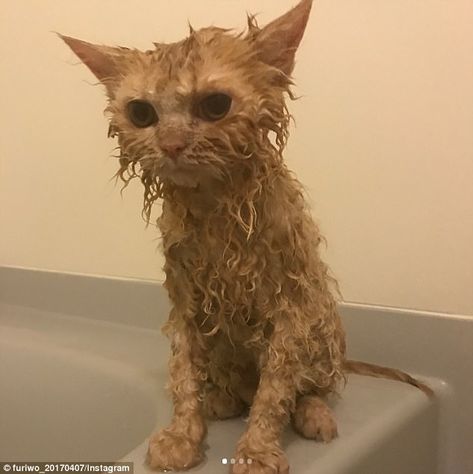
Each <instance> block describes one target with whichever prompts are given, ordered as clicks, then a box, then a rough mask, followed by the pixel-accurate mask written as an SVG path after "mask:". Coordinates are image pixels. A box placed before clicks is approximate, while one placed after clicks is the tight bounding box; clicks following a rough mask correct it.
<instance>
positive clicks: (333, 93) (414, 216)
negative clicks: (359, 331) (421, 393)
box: [0, 0, 473, 314]
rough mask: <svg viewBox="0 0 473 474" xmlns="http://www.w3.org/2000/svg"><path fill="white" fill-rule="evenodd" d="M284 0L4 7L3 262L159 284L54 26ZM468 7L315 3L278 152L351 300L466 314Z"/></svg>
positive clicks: (134, 210) (148, 21)
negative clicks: (292, 119) (286, 135)
mask: <svg viewBox="0 0 473 474" xmlns="http://www.w3.org/2000/svg"><path fill="white" fill-rule="evenodd" d="M294 1H295V0H278V1H276V0H238V1H237V0H220V1H216V0H214V1H212V0H205V1H204V0H202V1H195V0H185V1H184V0H173V1H165V0H146V1H143V0H140V1H137V2H130V1H125V0H113V1H112V0H95V1H91V0H82V1H81V2H76V1H72V0H71V1H59V0H57V1H53V0H42V1H40V0H29V1H26V0H20V1H18V2H2V12H1V17H0V57H1V74H0V91H1V100H0V104H1V105H0V120H1V122H0V127H1V132H0V140H1V141H0V160H1V162H0V226H1V232H0V264H4V265H15V266H26V267H39V268H44V269H53V270H65V271H72V272H81V273H93V274H104V275H119V276H133V277H143V278H161V277H162V274H161V272H160V266H161V264H162V260H161V257H160V256H159V255H158V254H157V252H156V247H157V244H158V240H157V233H156V231H155V229H153V228H150V229H148V230H146V231H145V230H144V223H143V221H142V220H141V219H140V208H141V191H140V189H139V187H138V186H132V187H130V188H129V189H128V190H127V191H126V192H125V194H124V197H123V199H122V198H121V197H120V195H119V192H118V189H116V188H115V186H114V184H113V182H110V181H109V179H110V177H111V176H112V175H113V174H114V172H115V169H116V166H115V162H114V160H113V159H111V158H109V155H110V153H111V152H112V149H113V146H114V144H113V142H112V141H111V140H107V139H106V128H107V125H106V121H105V119H104V118H103V116H102V113H101V111H102V109H103V106H104V103H103V99H102V91H101V88H100V87H92V86H90V85H89V84H90V83H92V82H93V77H92V76H91V74H90V73H89V72H88V71H87V70H86V69H85V67H82V66H80V65H78V66H75V65H74V64H76V62H77V61H76V60H75V59H74V57H73V56H72V54H71V53H70V52H69V51H68V50H67V49H66V47H65V46H64V45H63V44H61V42H60V41H59V40H58V39H57V38H56V37H55V35H53V34H52V33H51V31H54V30H56V31H60V32H63V33H66V34H70V35H73V36H78V37H82V38H84V39H88V40H90V41H95V42H104V43H112V44H113V43H115V44H116V43H118V44H123V45H135V46H137V47H141V48H147V47H150V45H151V41H153V40H155V41H160V40H168V41H171V40H176V39H179V38H180V37H182V36H183V35H184V34H185V33H186V31H187V26H186V21H187V18H189V19H190V20H191V22H192V23H193V24H194V25H195V26H196V27H200V26H204V25H206V24H208V23H215V24H219V25H222V26H243V24H244V13H245V11H246V10H249V11H253V12H264V13H262V14H261V15H260V21H266V20H269V19H271V18H273V17H274V16H276V15H277V14H279V13H282V12H283V11H284V10H285V9H287V8H288V7H290V6H291V5H292V4H293V3H294ZM472 21H473V2H471V0H450V1H448V2H447V1H445V0H430V1H413V0H384V1H382V2H373V1H368V0H345V1H341V0H340V1H334V0H319V1H317V2H316V5H315V10H314V12H313V17H312V19H311V22H310V24H309V29H308V33H307V36H306V39H305V42H304V44H303V48H302V50H301V52H300V55H299V64H298V67H297V69H296V80H297V83H298V87H297V93H298V94H300V95H303V96H304V97H303V98H302V99H301V100H300V101H298V102H296V103H294V104H291V110H292V111H293V113H294V115H295V116H296V119H297V129H296V130H295V131H294V132H293V134H292V142H291V145H290V147H289V149H288V152H287V159H288V161H289V163H290V166H291V167H292V168H294V169H295V170H296V172H298V174H299V176H300V178H301V180H302V181H303V182H304V183H305V185H306V186H307V188H308V191H309V193H310V195H311V198H312V201H313V206H314V214H315V215H316V216H317V218H318V220H319V221H320V223H321V225H322V228H323V230H324V232H325V234H326V236H327V238H328V241H329V248H328V252H327V255H326V258H327V260H328V261H329V263H330V265H331V266H332V268H333V271H334V272H335V274H336V275H337V276H338V278H339V279H340V281H341V285H342V290H343V293H344V296H345V299H346V300H348V301H356V302H364V303H373V304H381V305H390V306H398V307H409V308H420V309H429V310H436V311H445V312H455V313H465V314H473V295H472V288H473V274H472V268H473V251H472V249H473V213H472V204H473V191H472V182H473V28H472V27H471V25H472Z"/></svg>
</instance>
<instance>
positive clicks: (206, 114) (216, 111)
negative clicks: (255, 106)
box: [197, 93, 232, 122]
mask: <svg viewBox="0 0 473 474" xmlns="http://www.w3.org/2000/svg"><path fill="white" fill-rule="evenodd" d="M231 106H232V98H231V97H230V96H229V95H227V94H222V93H217V94H210V95H208V96H206V97H204V98H203V99H202V100H201V101H200V102H199V103H198V105H197V114H198V115H199V117H200V118H202V119H204V120H207V121H209V122H215V121H217V120H221V119H223V118H224V117H225V116H226V115H227V114H228V112H229V111H230V108H231Z"/></svg>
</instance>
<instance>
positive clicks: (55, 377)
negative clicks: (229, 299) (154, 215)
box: [0, 267, 473, 474]
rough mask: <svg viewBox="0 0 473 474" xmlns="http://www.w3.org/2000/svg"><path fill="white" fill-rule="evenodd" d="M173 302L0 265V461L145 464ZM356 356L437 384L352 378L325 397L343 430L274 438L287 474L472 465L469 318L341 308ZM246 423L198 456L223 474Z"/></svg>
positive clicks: (120, 283) (447, 469)
mask: <svg viewBox="0 0 473 474" xmlns="http://www.w3.org/2000/svg"><path fill="white" fill-rule="evenodd" d="M168 309H169V308H168V302H167V299H166V295H165V293H164V290H163V288H162V287H161V285H160V284H159V283H158V282H153V281H141V280H131V279H129V280H127V279H117V278H101V277H93V276H87V275H74V274H62V273H54V272H46V271H40V270H31V269H21V268H11V267H0V380H1V382H0V383H1V390H0V407H1V408H0V461H1V462H21V461H37V462H40V461H43V462H61V461H62V462H79V461H82V462H85V461H90V462H93V461H95V462H99V461H102V462H112V461H125V462H132V463H133V464H134V472H135V473H145V472H150V470H149V469H148V467H147V466H146V464H145V463H144V459H145V455H146V449H147V440H148V438H149V436H150V435H151V433H152V432H153V431H155V430H157V429H159V428H160V427H163V426H165V425H166V424H167V423H168V422H169V420H170V416H171V404H170V401H169V398H168V396H167V394H166V392H165V390H164V385H165V382H166V376H167V359H168V351H169V346H168V342H167V340H166V339H165V338H164V337H163V336H162V335H161V334H160V332H159V327H160V326H161V324H162V323H163V322H164V321H165V319H166V317H167V312H168ZM341 312H342V315H343V319H344V323H345V327H346V329H347V334H348V341H349V355H350V356H351V357H353V358H359V359H362V360H366V361H370V362H375V363H380V364H384V365H391V366H394V367H397V368H402V369H404V370H408V371H410V372H411V373H413V374H416V375H417V376H419V377H421V378H422V379H423V380H425V381H427V383H429V384H430V385H431V386H432V388H434V390H435V391H436V394H437V397H436V399H435V400H429V399H428V398H427V397H426V396H425V395H424V394H423V393H422V392H420V391H419V390H418V389H415V388H413V387H411V386H408V385H405V384H402V383H398V382H394V381H389V380H380V379H374V378H369V377H361V376H350V378H349V380H348V383H347V385H346V387H345V389H344V390H343V392H342V396H341V398H340V399H338V400H332V401H331V403H332V405H333V407H334V410H335V412H336V414H337V418H338V424H339V437H338V438H337V439H336V440H334V441H333V442H331V443H328V444H323V443H316V442H314V441H310V440H304V439H302V438H300V437H299V436H298V435H296V434H295V433H294V432H293V431H292V429H291V428H288V429H287V430H286V432H285V435H284V439H283V444H284V448H285V450H286V453H287V456H288V458H289V461H290V465H291V472H292V473H295V474H311V473H317V474H378V473H379V474H391V473H392V474H394V473H395V474H399V473H409V474H435V473H438V474H447V473H451V474H462V473H465V474H470V473H471V472H473V455H472V452H471V449H470V445H471V443H472V440H473V414H472V408H471V400H470V399H471V395H470V394H471V393H473V386H472V385H473V381H472V378H473V377H472V374H473V360H472V356H471V347H472V345H473V342H472V341H473V318H468V317H461V316H454V315H439V314H431V313H422V312H412V311H411V312H407V311H399V310H392V309H387V308H377V307H365V306H360V305H343V306H342V307H341ZM244 428H245V421H244V420H243V419H235V420H228V421H217V422H211V423H210V424H209V434H208V438H207V444H208V448H207V449H206V459H205V461H204V463H203V464H201V465H200V466H198V467H196V468H194V469H192V470H191V471H189V472H198V473H206V474H214V473H215V474H216V473H225V472H228V468H229V467H228V464H230V463H231V460H232V456H233V454H234V448H235V446H236V442H237V440H238V438H239V436H240V435H241V433H242V432H243V430H244Z"/></svg>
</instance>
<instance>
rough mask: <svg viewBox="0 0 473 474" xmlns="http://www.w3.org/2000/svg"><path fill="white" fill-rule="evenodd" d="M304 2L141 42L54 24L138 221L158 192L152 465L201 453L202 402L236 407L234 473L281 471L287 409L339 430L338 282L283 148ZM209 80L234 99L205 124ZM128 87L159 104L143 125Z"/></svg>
mask: <svg viewBox="0 0 473 474" xmlns="http://www.w3.org/2000/svg"><path fill="white" fill-rule="evenodd" d="M310 7H311V1H310V0H302V2H301V3H300V4H299V5H298V6H297V7H295V8H294V9H293V10H291V11H290V12H289V13H287V14H286V15H284V16H283V17H281V18H280V19H278V20H276V21H275V22H273V23H271V24H270V25H268V26H267V27H265V28H264V29H260V28H259V26H258V24H257V23H256V21H255V19H254V17H251V16H250V17H248V29H247V31H246V32H245V33H240V34H236V33H234V32H232V31H230V30H223V29H221V28H215V27H211V28H205V29H202V30H199V31H194V30H193V29H192V28H191V31H190V35H189V37H188V38H186V39H185V40H183V41H180V42H178V43H173V44H156V45H155V49H154V50H151V51H146V52H141V51H137V50H131V49H127V48H110V47H104V46H97V45H90V44H88V43H85V42H82V41H80V40H75V39H73V38H69V37H63V39H64V40H65V41H66V42H67V43H68V44H69V46H71V48H72V49H73V50H74V51H75V52H76V54H77V55H78V56H79V57H80V58H81V59H82V60H83V61H84V62H85V63H86V64H87V66H89V68H90V69H91V70H92V71H93V72H94V73H95V75H96V76H97V77H98V78H99V79H100V80H101V81H102V82H103V84H104V85H105V86H106V88H107V92H108V97H109V106H108V107H107V112H108V113H109V114H110V132H109V134H110V135H111V136H117V137H118V142H119V146H120V157H119V158H120V169H119V171H118V173H117V175H118V176H119V177H121V178H122V180H123V181H124V183H125V186H126V184H127V183H128V182H129V181H130V180H131V179H133V178H137V177H138V178H139V179H140V180H141V182H142V183H143V186H144V190H145V192H144V206H143V215H144V216H145V218H146V219H147V220H149V219H150V216H151V211H152V208H153V204H154V203H155V201H156V200H158V199H161V200H162V202H163V208H162V214H161V216H160V217H159V219H158V226H159V228H160V230H161V233H162V246H163V251H164V255H165V257H166V260H165V266H164V270H165V273H166V281H165V287H166V288H167V290H168V292H169V296H170V299H171V301H172V303H173V309H172V311H171V313H170V316H169V320H168V322H167V323H166V325H165V327H164V331H165V333H166V334H167V335H168V337H169V338H170V340H171V347H172V354H171V359H170V367H169V368H170V382H169V389H170V391H171V394H172V397H173V403H174V417H173V421H172V423H171V425H170V426H169V427H168V428H166V429H165V430H162V431H161V432H159V433H158V434H156V435H155V436H154V437H153V438H152V439H151V441H150V448H149V463H150V464H151V466H153V467H155V468H158V469H170V470H179V469H187V468H189V467H192V466H193V465H195V464H197V463H198V462H200V460H201V459H202V450H201V445H202V441H203V439H204V437H205V434H206V423H205V416H204V415H207V416H211V417H217V418H226V417H231V416H237V415H239V414H240V413H241V412H242V411H243V410H244V409H245V406H251V410H250V413H249V420H248V429H247V431H246V433H245V434H244V435H243V436H242V438H241V439H240V442H239V443H238V446H237V454H236V456H237V458H244V459H252V460H253V463H252V464H251V465H250V464H244V465H236V466H234V467H233V472H234V473H235V474H236V473H245V472H248V473H250V472H251V473H266V472H267V473H273V472H281V473H282V472H287V470H288V464H287V462H286V460H285V458H284V454H283V452H282V450H281V447H280V435H281V432H282V430H283V428H284V426H285V424H286V422H287V421H288V420H289V417H290V416H291V414H292V415H294V422H295V426H296V429H298V431H299V432H301V433H302V434H303V435H304V436H307V437H313V438H320V439H323V440H325V441H328V440H330V439H331V438H333V437H334V436H336V424H335V422H334V420H333V416H332V415H331V413H330V410H329V408H328V407H327V406H326V405H324V404H323V402H322V401H321V400H320V398H318V397H320V396H325V395H327V394H329V393H334V392H336V391H337V388H338V387H339V384H340V382H342V381H343V380H344V369H345V364H346V362H345V337H344V332H343V329H342V326H341V323H340V318H339V315H338V313H337V306H336V299H335V296H334V295H335V294H337V285H336V282H335V280H334V279H333V278H332V277H331V276H330V273H329V270H328V268H327V265H326V264H325V263H324V262H323V261H322V260H321V258H320V254H319V248H320V245H321V243H322V242H323V239H322V237H321V234H320V231H319V228H318V226H317V225H316V224H315V222H314V221H313V219H312V217H311V214H310V211H309V209H308V207H307V204H306V201H305V198H304V192H303V188H302V186H301V184H300V183H299V182H298V180H297V179H296V178H295V177H294V176H293V174H292V173H291V172H290V171H289V170H288V169H287V167H286V165H285V163H284V161H283V151H284V147H285V145H286V141H287V138H288V125H289V122H290V115H289V112H288V110H287V107H286V99H287V98H294V97H293V95H292V93H291V85H292V82H291V79H290V74H291V72H292V69H293V66H294V54H295V50H296V48H297V46H298V44H299V42H300V40H301V38H302V34H303V31H304V28H305V24H306V22H307V19H308V16H309V11H310ZM206 91H207V92H208V91H225V92H226V93H228V94H230V95H231V96H232V98H233V105H232V109H231V111H230V113H229V114H228V116H227V117H225V118H224V119H222V120H220V121H218V122H216V123H201V122H199V121H198V120H197V119H196V118H195V117H192V110H193V109H192V107H193V105H192V104H193V103H195V101H196V100H198V97H199V96H200V95H202V94H204V93H206ZM133 98H144V99H146V100H149V101H150V102H152V103H154V104H156V107H157V108H159V110H158V114H159V123H158V124H157V125H156V126H155V127H148V128H144V129H137V128H136V127H133V126H132V125H131V124H130V122H129V120H128V117H127V115H126V113H125V106H126V104H127V103H128V101H129V100H131V99H133ZM171 135H172V136H179V139H180V140H182V143H184V144H185V147H184V148H185V149H184V151H183V152H182V153H181V154H180V156H179V157H178V158H177V159H171V158H170V157H169V156H167V155H166V153H165V152H164V151H163V146H162V145H163V143H164V142H165V140H167V139H168V138H169V136H171ZM349 368H350V369H352V370H355V369H356V368H355V366H353V365H352V366H350V367H349ZM365 369H366V367H365ZM355 371H356V370H355ZM365 372H366V370H365ZM319 418H320V420H319V421H317V420H318V419H319Z"/></svg>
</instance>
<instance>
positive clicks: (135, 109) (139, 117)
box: [126, 100, 158, 128]
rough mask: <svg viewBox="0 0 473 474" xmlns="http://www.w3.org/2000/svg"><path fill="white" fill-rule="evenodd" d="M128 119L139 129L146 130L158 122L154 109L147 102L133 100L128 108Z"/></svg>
mask: <svg viewBox="0 0 473 474" xmlns="http://www.w3.org/2000/svg"><path fill="white" fill-rule="evenodd" d="M126 111H127V114H128V118H129V119H130V121H131V123H132V124H133V125H134V126H135V127H138V128H146V127H149V126H150V125H153V124H155V123H157V122H158V115H157V113H156V110H155V109H154V107H153V106H152V105H151V104H150V103H149V102H147V101H146V100H132V101H130V102H128V104H127V106H126Z"/></svg>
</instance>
